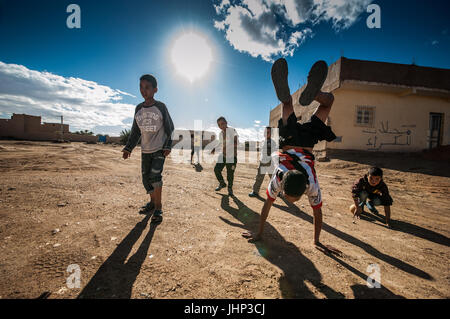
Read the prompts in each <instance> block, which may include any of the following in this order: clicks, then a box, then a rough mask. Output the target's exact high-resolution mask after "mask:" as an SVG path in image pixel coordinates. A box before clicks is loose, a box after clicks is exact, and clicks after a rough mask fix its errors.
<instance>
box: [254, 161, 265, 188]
mask: <svg viewBox="0 0 450 319" xmlns="http://www.w3.org/2000/svg"><path fill="white" fill-rule="evenodd" d="M261 167H263V165H262V164H261V163H259V166H258V170H257V171H256V176H255V183H254V184H253V193H251V194H250V195H257V194H258V193H259V190H260V189H261V185H262V182H263V180H264V176H265V174H262V173H261Z"/></svg>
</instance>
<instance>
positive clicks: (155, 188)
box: [122, 74, 174, 222]
mask: <svg viewBox="0 0 450 319" xmlns="http://www.w3.org/2000/svg"><path fill="white" fill-rule="evenodd" d="M140 90H141V94H142V97H143V98H144V99H145V101H144V102H142V103H141V104H139V105H138V106H136V110H135V112H134V121H133V126H132V128H131V133H130V137H129V138H128V142H127V145H126V146H125V147H124V149H123V150H122V152H123V158H124V159H127V158H128V157H130V156H131V152H132V151H133V149H134V148H135V147H136V145H137V143H138V141H139V139H141V149H142V151H141V154H142V155H141V158H142V163H141V164H142V182H143V184H144V187H145V190H146V191H147V194H150V201H149V202H148V203H147V204H146V205H145V206H144V207H142V210H141V213H149V212H151V211H152V210H153V209H154V210H155V211H154V212H153V216H152V222H161V221H162V204H161V193H162V185H163V183H162V171H163V166H164V161H165V158H166V157H167V156H168V155H169V154H170V151H171V149H172V132H173V130H174V125H173V122H172V118H171V117H170V114H169V112H168V110H167V107H166V105H165V104H164V103H162V102H160V101H156V100H155V99H154V98H153V96H154V95H155V93H156V92H157V91H158V86H157V82H156V78H155V77H154V76H152V75H150V74H145V75H143V76H142V77H141V78H140Z"/></svg>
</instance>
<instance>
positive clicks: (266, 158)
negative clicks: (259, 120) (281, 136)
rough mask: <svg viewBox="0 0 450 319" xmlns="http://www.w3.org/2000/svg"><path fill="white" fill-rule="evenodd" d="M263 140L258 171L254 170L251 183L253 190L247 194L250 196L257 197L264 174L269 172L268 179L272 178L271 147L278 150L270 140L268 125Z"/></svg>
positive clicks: (270, 133)
mask: <svg viewBox="0 0 450 319" xmlns="http://www.w3.org/2000/svg"><path fill="white" fill-rule="evenodd" d="M265 138H266V139H265V140H264V143H263V145H262V147H261V159H260V162H259V167H258V171H257V172H256V177H255V183H254V184H253V191H252V192H251V193H250V194H248V196H250V197H258V196H259V189H260V188H261V184H262V182H263V181H264V177H265V176H266V174H269V179H271V178H272V172H273V169H274V167H272V165H271V164H272V157H271V154H272V149H274V150H275V149H276V150H278V147H277V143H276V142H275V141H274V140H272V128H271V127H270V126H267V127H266V130H265Z"/></svg>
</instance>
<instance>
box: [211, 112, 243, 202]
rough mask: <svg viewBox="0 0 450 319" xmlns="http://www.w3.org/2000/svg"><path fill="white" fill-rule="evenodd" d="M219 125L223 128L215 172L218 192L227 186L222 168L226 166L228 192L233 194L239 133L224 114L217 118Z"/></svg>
mask: <svg viewBox="0 0 450 319" xmlns="http://www.w3.org/2000/svg"><path fill="white" fill-rule="evenodd" d="M217 125H218V126H219V128H220V130H221V132H220V136H219V144H220V145H221V146H222V152H221V153H220V154H219V156H218V159H217V163H216V166H215V167H214V173H215V174H216V178H217V180H218V181H219V186H218V187H217V188H216V192H218V191H220V190H221V189H222V188H224V187H226V186H227V184H225V181H224V179H223V176H222V170H223V168H224V167H226V168H227V181H228V194H229V195H230V196H233V180H234V171H235V170H236V164H237V146H238V134H237V132H236V130H235V129H234V128H232V127H228V123H227V120H226V119H225V118H224V117H223V116H221V117H219V118H218V119H217Z"/></svg>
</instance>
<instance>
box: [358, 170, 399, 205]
mask: <svg viewBox="0 0 450 319" xmlns="http://www.w3.org/2000/svg"><path fill="white" fill-rule="evenodd" d="M362 191H366V192H367V193H368V194H369V198H371V197H373V196H378V197H379V198H380V200H381V202H382V203H383V205H385V206H390V205H392V202H393V200H392V197H391V195H389V189H388V187H387V185H386V183H385V182H384V181H383V180H382V181H381V182H379V183H378V185H376V186H371V185H370V184H369V180H368V176H367V174H366V175H364V177H361V178H360V179H359V180H357V181H356V182H355V183H354V184H353V186H352V197H353V198H358V197H359V195H360V194H361V192H362Z"/></svg>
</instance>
